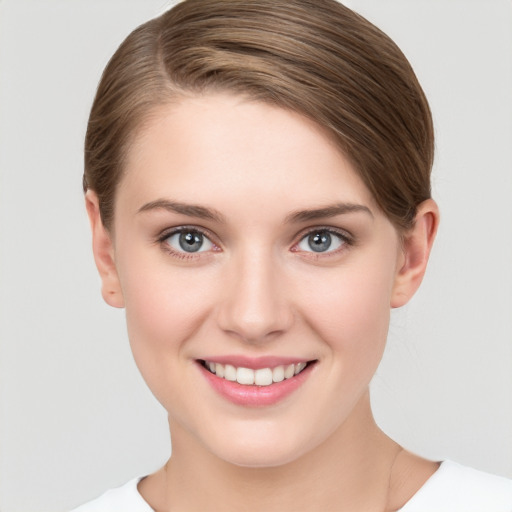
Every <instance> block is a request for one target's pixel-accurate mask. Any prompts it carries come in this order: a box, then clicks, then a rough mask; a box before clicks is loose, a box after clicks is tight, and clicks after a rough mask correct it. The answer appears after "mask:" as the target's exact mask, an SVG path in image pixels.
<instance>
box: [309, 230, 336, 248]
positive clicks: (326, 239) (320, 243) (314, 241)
mask: <svg viewBox="0 0 512 512" xmlns="http://www.w3.org/2000/svg"><path fill="white" fill-rule="evenodd" d="M331 244H332V238H331V235H330V234H329V233H328V232H327V231H319V232H316V233H312V234H311V235H309V236H308V245H309V247H310V248H311V250H313V251H314V252H324V251H327V250H328V249H329V248H330V247H331Z"/></svg>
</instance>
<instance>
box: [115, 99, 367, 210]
mask: <svg viewBox="0 0 512 512" xmlns="http://www.w3.org/2000/svg"><path fill="white" fill-rule="evenodd" d="M118 195H119V196H120V197H124V198H125V199H128V200H130V201H132V202H134V203H144V202H148V201H153V200H155V199H156V198H160V197H172V198H174V199H176V198H178V199H180V200H182V199H186V200H190V201H193V202H195V203H198V204H208V203H210V202H214V203H216V204H215V206H216V207H218V206H219V203H223V204H224V205H225V207H226V208H227V207H228V206H229V204H230V203H231V202H232V200H233V199H237V200H238V206H240V201H241V200H242V201H243V200H245V201H248V202H251V203H254V202H256V203H258V205H259V206H260V207H264V206H265V205H267V204H268V203H272V204H274V203H275V201H279V202H280V203H282V205H283V207H285V206H286V207H288V208H291V209H294V208H302V207H311V206H312V205H313V206H314V204H313V203H318V204H324V203H333V202H340V201H346V202H358V203H364V204H366V205H367V206H369V207H370V208H371V209H372V210H374V209H376V206H375V203H374V201H373V198H372V196H371V194H370V192H369V191H368V189H367V188H366V186H365V185H364V183H363V182H362V180H361V178H360V177H359V176H358V175H357V173H356V172H355V170H354V168H353V166H352V165H351V163H350V162H349V160H348V159H347V158H346V157H345V156H344V155H343V153H342V152H341V151H340V149H339V148H338V147H337V146H336V145H335V144H334V143H333V141H332V140H331V139H330V137H329V136H328V135H327V134H326V133H325V131H324V130H322V129H321V128H320V127H319V126H317V125H316V124H315V123H313V122H312V121H310V120H308V119H307V118H305V117H303V116H301V115H299V114H297V113H294V112H290V111H287V110H285V109H282V108H278V107H274V106H271V105H268V104H265V103H261V102H256V101H250V100H247V99H246V98H242V97H240V96H234V95H227V94H208V95H201V96H192V97H186V98H182V99H181V100H180V101H177V102H175V103H173V104H170V105H166V106H162V107H160V108H159V109H158V110H156V111H155V112H153V114H152V116H151V117H150V119H149V120H148V121H147V122H146V123H145V124H144V125H143V126H142V127H141V128H140V129H139V132H138V133H136V134H135V137H134V139H133V142H132V144H131V146H130V149H129V152H128V155H127V160H126V168H125V174H124V177H123V179H122V181H121V184H120V189H119V194H118Z"/></svg>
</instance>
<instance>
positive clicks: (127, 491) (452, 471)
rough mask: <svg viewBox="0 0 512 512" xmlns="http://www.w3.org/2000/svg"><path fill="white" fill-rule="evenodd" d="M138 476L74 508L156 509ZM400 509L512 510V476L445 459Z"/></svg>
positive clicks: (92, 511) (98, 511) (89, 511)
mask: <svg viewBox="0 0 512 512" xmlns="http://www.w3.org/2000/svg"><path fill="white" fill-rule="evenodd" d="M140 480H141V479H140V478H135V479H133V480H130V481H129V482H128V483H127V484H125V485H123V486H122V487H118V488H117V489H112V490H110V491H107V492H106V493H105V494H103V495H102V496H100V497H99V498H97V499H95V500H93V501H91V502H89V503H86V504H85V505H82V506H81V507H78V508H76V509H74V510H72V511H71V512H154V511H153V509H152V508H151V507H150V506H149V505H148V504H147V503H146V501H144V499H143V498H142V496H141V495H140V494H139V492H138V490H137V484H138V483H139V481H140ZM398 512H512V480H508V479H507V478H503V477H500V476H495V475H490V474H488V473H483V472H482V471H477V470H476V469H472V468H468V467H465V466H461V465H460V464H457V463H455V462H451V461H444V462H443V463H442V464H441V466H440V467H439V469H438V470H437V471H436V472H435V473H434V474H433V475H432V476H431V477H430V478H429V479H428V480H427V482H426V483H425V484H424V485H423V487H422V488H421V489H420V490H419V491H418V492H417V493H416V494H415V495H414V496H413V497H412V498H411V499H410V500H409V501H408V502H407V503H406V504H405V505H404V506H403V507H402V508H401V509H400V510H399V511H398Z"/></svg>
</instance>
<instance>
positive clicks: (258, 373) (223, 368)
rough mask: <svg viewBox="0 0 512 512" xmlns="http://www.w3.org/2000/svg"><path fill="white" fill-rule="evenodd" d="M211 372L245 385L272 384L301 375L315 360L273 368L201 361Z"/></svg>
mask: <svg viewBox="0 0 512 512" xmlns="http://www.w3.org/2000/svg"><path fill="white" fill-rule="evenodd" d="M200 362H201V364H202V365H203V366H204V368H206V369H207V370H208V371H209V372H210V373H213V374H214V375H216V376H217V377H219V378H221V379H224V380H228V381H231V382H238V384H242V385H244V386H254V385H256V386H270V385H271V384H274V383H277V382H282V381H283V380H287V379H291V378H292V377H295V376H296V375H299V373H301V372H302V371H303V370H304V369H306V368H307V367H308V366H309V365H311V364H313V363H314V362H315V361H303V362H300V363H295V364H287V365H279V366H275V367H273V368H259V369H257V370H253V369H251V368H244V367H236V366H233V365H230V364H221V363H214V362H212V361H204V360H201V361H200Z"/></svg>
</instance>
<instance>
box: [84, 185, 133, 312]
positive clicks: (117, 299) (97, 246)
mask: <svg viewBox="0 0 512 512" xmlns="http://www.w3.org/2000/svg"><path fill="white" fill-rule="evenodd" d="M85 207H86V209H87V215H88V216H89V222H90V224H91V231H92V250H93V253H94V261H95V262H96V267H97V268H98V272H99V274H100V277H101V283H102V285H101V294H102V296H103V300H104V301H105V302H106V303H107V304H109V305H110V306H113V307H115V308H122V307H124V298H123V293H122V290H121V283H120V281H119V276H118V275H117V269H116V264H115V259H114V246H113V243H112V238H111V235H110V233H109V232H108V230H107V229H106V228H105V226H104V225H103V222H102V220H101V216H100V208H99V201H98V196H97V195H96V193H95V192H93V191H92V190H88V191H87V192H86V194H85Z"/></svg>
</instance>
